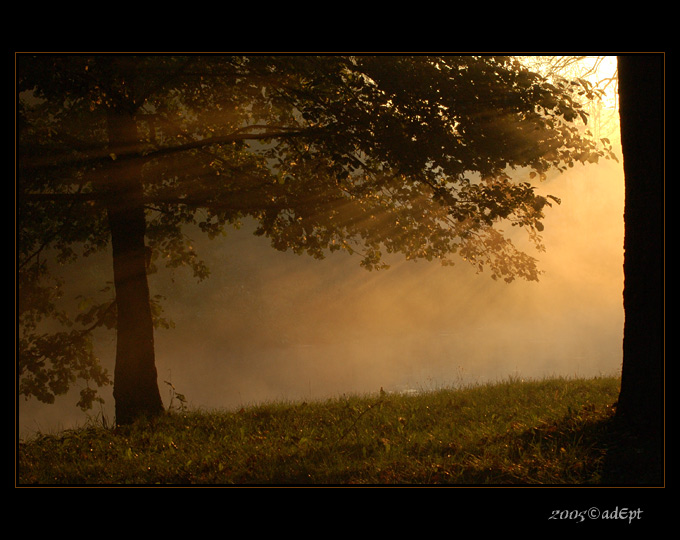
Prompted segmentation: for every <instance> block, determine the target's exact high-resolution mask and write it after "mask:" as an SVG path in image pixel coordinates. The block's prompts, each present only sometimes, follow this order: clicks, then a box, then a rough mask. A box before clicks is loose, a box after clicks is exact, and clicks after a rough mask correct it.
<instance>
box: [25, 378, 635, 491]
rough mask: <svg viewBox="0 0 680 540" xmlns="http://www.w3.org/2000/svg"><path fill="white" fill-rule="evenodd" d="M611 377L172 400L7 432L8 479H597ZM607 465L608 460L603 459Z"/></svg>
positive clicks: (608, 442) (607, 436) (610, 441)
mask: <svg viewBox="0 0 680 540" xmlns="http://www.w3.org/2000/svg"><path fill="white" fill-rule="evenodd" d="M619 383H620V381H619V379H618V378H616V377H601V378H593V379H563V378H555V379H546V380H541V381H528V382H523V381H520V380H508V381H505V382H501V383H497V384H492V385H484V386H474V387H469V388H464V389H451V390H438V391H432V392H427V393H423V394H420V395H399V394H384V393H380V394H376V395H370V396H350V397H342V398H336V399H331V400H327V401H319V402H313V403H305V402H300V403H280V402H278V403H267V404H262V405H259V406H256V407H251V408H248V409H242V410H240V411H231V412H227V411H189V410H173V411H170V412H168V413H166V414H164V415H162V416H161V417H159V418H156V419H155V420H153V421H151V422H139V423H137V424H134V425H132V426H128V427H124V428H117V429H110V428H105V427H103V426H89V427H85V428H81V429H77V430H71V431H66V432H63V433H60V434H57V435H37V436H35V437H33V438H32V439H30V440H28V441H25V442H20V443H19V446H18V456H17V484H18V485H33V484H41V485H80V484H112V485H119V484H124V485H150V484H163V485H171V484H179V485H356V484H361V485H392V484H399V485H402V484H407V485H432V484H456V485H506V484H520V485H539V484H550V485H556V484H557V485H602V484H606V483H607V482H608V481H609V480H608V476H607V475H608V474H611V471H612V469H611V466H609V465H608V464H607V457H608V454H609V453H610V451H611V450H612V445H616V444H617V441H619V442H620V441H621V440H622V435H621V434H618V435H617V434H616V433H614V434H613V432H612V418H613V412H614V409H613V404H614V403H615V401H616V399H617V396H618V392H619ZM608 471H609V472H608Z"/></svg>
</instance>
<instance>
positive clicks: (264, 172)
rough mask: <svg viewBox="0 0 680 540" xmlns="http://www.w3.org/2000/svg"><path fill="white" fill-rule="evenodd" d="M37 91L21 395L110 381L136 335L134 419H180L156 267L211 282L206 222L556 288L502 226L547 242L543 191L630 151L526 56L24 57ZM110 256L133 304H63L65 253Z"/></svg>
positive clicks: (21, 75) (27, 205) (22, 238)
mask: <svg viewBox="0 0 680 540" xmlns="http://www.w3.org/2000/svg"><path fill="white" fill-rule="evenodd" d="M17 87H18V88H17V89H18V97H19V99H18V111H17V117H18V120H17V122H18V184H17V205H18V232H19V247H18V268H19V273H18V285H19V318H20V324H21V335H20V339H19V375H20V391H21V393H23V394H25V395H27V396H28V395H35V396H37V397H38V398H40V399H43V400H47V401H49V400H51V399H53V397H54V395H55V394H59V393H63V392H64V391H65V390H66V389H67V388H68V387H69V385H70V384H72V383H73V382H74V381H75V380H76V379H78V378H80V379H84V380H88V381H90V380H91V381H94V383H96V384H97V385H101V384H105V383H106V382H107V381H108V380H109V379H108V374H107V373H106V372H104V371H103V370H102V369H101V367H100V366H99V363H98V361H97V359H96V357H95V355H94V354H93V352H92V348H91V341H90V336H91V334H90V330H92V329H93V328H95V327H97V326H98V325H108V326H110V327H115V328H116V330H117V348H116V364H115V371H114V398H115V404H116V421H117V423H119V424H126V423H129V422H131V421H133V420H134V419H136V418H137V417H139V416H148V415H155V414H158V413H159V412H160V411H162V408H163V407H162V401H161V398H160V395H159V391H158V385H157V380H156V368H155V357H154V345H153V333H154V329H153V326H154V323H156V324H162V319H160V318H159V316H158V315H159V313H158V311H157V309H156V308H157V304H156V303H155V302H154V298H152V297H151V294H150V291H149V287H148V283H147V272H149V271H152V270H153V269H154V268H155V267H156V265H157V264H158V263H159V262H161V261H162V262H164V263H165V264H167V265H170V266H177V265H184V264H188V265H190V266H191V267H192V268H193V270H194V273H195V275H196V276H197V277H198V278H204V277H206V276H207V275H208V270H207V269H206V268H205V266H204V265H203V264H202V263H201V261H200V260H199V259H198V257H197V256H196V254H195V253H194V252H193V250H192V249H191V246H190V245H189V244H188V242H187V241H186V238H185V237H184V236H183V234H182V227H183V226H184V225H187V224H195V225H197V226H198V227H200V229H201V230H203V231H204V232H205V233H207V234H208V235H210V236H216V235H218V234H220V233H221V232H222V231H223V229H224V228H225V227H227V226H231V225H238V223H239V221H240V220H241V219H243V218H244V217H246V216H250V217H252V218H254V219H255V220H257V222H258V228H257V230H256V234H258V235H264V236H267V237H268V238H270V239H271V243H272V245H273V247H274V248H276V249H279V250H287V249H291V250H294V251H296V252H299V253H302V252H306V253H308V254H310V255H312V256H313V257H317V258H321V257H323V256H324V254H325V253H327V252H332V251H336V250H344V251H346V252H348V253H356V254H359V256H360V257H361V264H362V265H363V266H365V267H366V268H368V269H374V268H381V267H383V266H384V260H383V255H384V254H385V253H402V254H403V255H404V256H405V257H406V258H407V259H414V260H415V259H423V258H424V259H427V260H440V261H441V262H442V263H444V264H450V263H451V262H452V259H451V257H452V256H454V255H455V256H458V257H461V258H463V259H465V260H467V261H469V262H470V263H471V264H473V265H475V266H476V267H478V268H479V270H482V269H483V268H488V269H489V270H490V273H491V276H492V277H493V278H494V279H497V278H502V279H504V280H506V281H508V282H509V281H512V280H513V279H515V278H522V279H527V280H536V279H538V276H539V270H538V268H537V265H536V259H535V258H533V257H531V256H529V255H528V254H526V253H524V252H522V251H521V250H519V249H517V248H516V246H515V245H514V244H513V243H512V242H511V241H510V239H509V238H508V237H507V236H505V235H504V233H503V232H502V230H503V227H504V226H507V225H508V224H509V225H512V226H517V227H522V228H524V229H525V230H526V231H527V233H528V238H529V239H530V240H531V241H532V242H533V243H534V244H535V246H536V247H537V248H538V249H542V246H541V237H540V232H541V231H542V229H543V225H542V223H541V220H542V218H543V217H544V211H545V209H546V207H547V206H550V205H551V204H552V202H559V200H558V199H557V198H556V197H542V196H539V195H538V194H537V193H536V191H535V185H534V182H533V181H532V179H534V178H536V179H538V178H544V177H545V175H546V173H547V172H548V171H549V170H552V169H557V170H564V169H565V168H567V167H569V166H572V165H573V164H574V163H577V162H581V163H588V162H597V161H598V160H599V159H600V158H602V157H610V156H611V155H612V154H611V148H609V147H606V146H604V145H602V144H601V143H600V142H599V141H594V140H592V138H591V137H589V136H588V134H587V132H586V130H585V123H586V121H587V114H586V113H585V111H584V109H583V105H582V104H583V102H584V101H585V100H588V99H590V98H592V97H593V91H592V87H591V86H590V85H589V84H588V83H587V82H586V81H584V80H581V79H577V80H566V79H560V78H557V79H552V80H550V81H549V80H547V79H545V78H543V77H542V76H540V75H538V74H537V73H533V72H531V71H530V70H528V69H527V68H526V67H524V66H523V65H522V64H521V63H520V62H518V60H517V59H515V58H512V57H496V56H263V55H255V56H214V55H193V56H159V55H142V56H133V55H106V54H104V55H94V56H87V55H50V54H44V55H18V56H17ZM511 173H512V175H511ZM518 178H519V180H518ZM109 242H110V245H111V248H112V253H113V282H114V285H115V289H114V290H115V298H113V299H109V300H108V301H107V302H105V303H95V304H91V305H89V306H88V305H87V303H85V308H84V309H83V311H81V312H80V313H79V314H78V315H77V316H76V317H70V316H69V314H68V313H66V312H64V311H60V310H58V308H57V302H56V301H57V299H58V297H59V295H60V287H59V285H60V284H59V282H57V281H55V279H56V278H55V274H54V272H53V271H52V269H51V268H50V267H49V265H48V261H51V260H57V261H64V260H73V259H75V258H77V257H78V256H80V255H89V254H91V253H94V252H96V251H99V250H101V249H103V248H104V247H106V246H108V245H109ZM47 316H51V317H52V318H54V319H56V320H58V322H60V323H61V324H63V325H66V329H64V330H60V331H57V332H54V331H49V332H48V331H47V329H46V326H45V320H46V317H47ZM93 399H96V394H95V391H94V390H93V389H89V388H88V389H87V390H86V391H85V392H84V393H83V395H82V397H81V406H83V407H87V406H88V405H90V404H91V403H92V400H93Z"/></svg>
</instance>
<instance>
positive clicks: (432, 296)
mask: <svg viewBox="0 0 680 540" xmlns="http://www.w3.org/2000/svg"><path fill="white" fill-rule="evenodd" d="M618 155H620V153H619V154H618ZM540 191H541V192H542V193H549V194H552V195H555V196H557V197H559V198H560V199H561V200H562V204H561V205H559V206H553V208H549V209H547V210H546V219H545V220H544V221H543V223H544V225H545V230H544V231H543V233H542V237H543V243H544V245H545V247H546V251H545V252H542V253H540V252H536V251H535V250H534V249H533V248H532V247H531V246H530V245H528V244H527V248H526V249H527V250H528V252H529V253H530V254H531V255H533V256H535V257H537V258H538V259H539V266H540V269H541V270H542V271H543V272H544V273H543V274H542V275H541V278H540V281H539V282H524V281H522V280H515V281H513V282H512V283H510V284H507V283H505V282H503V281H493V280H492V279H491V278H490V275H489V273H488V272H486V273H485V272H481V273H477V272H476V269H475V268H473V267H471V266H470V265H469V264H468V263H466V262H464V261H463V260H460V261H459V262H458V263H457V264H456V265H455V266H453V267H442V266H441V265H440V264H439V263H436V262H432V263H428V262H423V261H418V262H413V261H405V260H403V257H401V258H400V257H399V256H391V257H389V258H388V260H387V262H388V263H389V264H390V265H391V268H390V269H388V270H384V271H378V272H375V271H373V272H369V271H367V270H365V269H363V268H361V267H360V266H359V258H358V257H357V256H354V257H352V256H349V255H347V254H342V253H334V254H331V255H329V256H328V257H327V258H326V259H324V260H315V259H312V258H311V257H309V256H306V255H302V256H299V255H296V254H293V253H289V252H288V253H286V252H283V253H282V252H278V251H276V250H274V249H272V248H271V246H270V245H269V242H268V240H267V239H266V238H261V237H256V236H254V235H253V234H252V232H253V230H254V223H251V222H244V226H243V227H242V228H241V229H240V230H235V229H234V230H229V231H228V234H227V236H226V237H224V238H218V239H215V240H208V239H207V238H203V237H201V235H200V233H199V232H198V231H196V232H193V231H187V234H189V235H190V236H191V237H192V238H193V239H194V240H195V244H194V245H195V248H196V251H197V252H198V254H199V256H200V257H201V258H202V259H203V260H205V262H206V263H207V265H208V266H209V268H210V269H211V276H210V277H209V278H208V279H207V280H205V281H203V282H200V283H197V282H196V280H195V279H194V278H193V277H192V276H191V274H190V272H189V271H187V270H174V271H169V270H167V269H165V268H161V269H160V271H159V272H158V273H157V274H152V275H150V276H149V282H150V287H151V294H152V295H154V294H161V295H164V296H165V297H166V301H165V303H164V310H165V312H164V315H165V316H166V317H168V318H169V319H171V320H173V321H174V324H175V328H174V329H170V330H158V331H157V332H156V336H155V340H156V365H157V370H158V382H159V387H160V390H161V395H162V397H163V399H164V402H165V405H166V407H167V406H170V405H173V406H176V405H178V402H177V401H176V400H172V389H171V387H170V384H172V386H173V387H174V388H175V390H176V392H179V393H181V394H183V395H184V396H185V397H186V399H187V405H188V406H189V407H190V408H192V409H204V410H213V409H225V410H231V409H237V408H240V407H246V406H249V405H254V404H258V403H262V402H267V401H303V400H319V399H326V398H333V397H338V396H342V395H349V394H365V393H375V392H378V391H379V390H380V388H383V389H384V390H386V391H395V392H419V391H428V390H435V389H437V388H450V387H459V386H465V385H469V384H478V383H486V382H493V381H498V380H504V379H507V378H509V377H513V378H516V379H531V378H543V377H553V376H564V377H591V376H599V375H618V374H619V373H620V369H621V362H622V339H623V318H624V314H623V302H622V292H623V203H624V201H623V198H624V178H623V169H622V165H621V163H615V162H611V161H606V162H604V163H603V164H600V165H588V166H582V167H574V168H573V169H570V170H569V171H568V172H566V173H563V174H560V175H556V176H552V177H550V178H549V179H548V180H547V181H545V182H544V183H542V184H541V186H540ZM508 229H510V227H508ZM508 229H506V233H510V232H512V233H513V234H514V235H516V242H517V243H518V244H520V245H521V244H522V235H523V231H522V230H521V229H518V230H517V231H514V230H513V231H510V230H508ZM514 239H515V237H514V236H513V240H514ZM79 264H81V263H79ZM87 264H89V265H90V267H89V268H90V270H89V273H87V272H83V270H82V269H81V270H78V271H79V275H80V276H81V277H82V276H83V275H87V276H89V277H91V278H92V280H91V281H92V286H93V287H97V288H100V287H101V286H102V284H103V282H104V281H106V280H110V277H108V276H109V274H107V272H109V273H110V272H111V270H110V268H109V267H110V259H108V258H107V257H103V260H102V261H100V262H99V263H98V265H96V264H94V263H93V262H88V263H87ZM93 264H94V266H92V265H93ZM102 268H103V269H104V270H102ZM85 281H87V280H85ZM81 282H82V280H81ZM97 336H98V340H97V352H98V354H99V355H100V358H101V361H102V363H103V364H104V365H105V366H106V367H107V368H108V369H109V372H110V373H113V362H114V356H115V335H114V334H113V333H112V332H102V333H101V334H97ZM166 382H167V383H169V384H166ZM76 393H77V389H76V390H75V391H74V393H73V394H69V395H67V396H64V397H61V398H59V399H58V400H57V402H56V403H55V404H51V405H46V404H42V403H39V402H37V401H35V400H28V401H25V400H24V399H23V398H19V399H18V407H19V415H18V416H19V428H20V436H21V437H27V436H30V435H31V434H33V433H35V432H42V433H49V432H55V431H58V430H61V429H67V428H71V427H75V426H79V425H83V424H84V423H86V422H87V421H88V418H95V419H97V418H101V417H102V416H103V417H106V418H107V419H108V420H109V421H111V420H112V419H113V417H114V414H113V397H112V392H111V388H110V387H108V388H104V389H103V390H102V396H103V397H104V398H105V400H106V404H105V406H103V407H101V408H99V407H97V408H95V409H93V410H92V411H90V412H89V413H87V414H86V413H83V412H81V411H80V410H79V409H78V408H77V407H76V406H75V403H76V401H77V397H75V394H76Z"/></svg>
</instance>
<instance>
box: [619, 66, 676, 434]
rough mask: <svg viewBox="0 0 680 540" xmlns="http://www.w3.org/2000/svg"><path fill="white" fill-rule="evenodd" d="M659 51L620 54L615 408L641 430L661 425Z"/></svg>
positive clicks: (661, 110)
mask: <svg viewBox="0 0 680 540" xmlns="http://www.w3.org/2000/svg"><path fill="white" fill-rule="evenodd" d="M663 61H664V58H663V56H661V55H658V54H657V55H631V56H621V57H619V59H618V66H619V97H620V117H621V143H622V149H623V168H624V174H625V183H626V199H625V210H624V220H625V240H624V252H625V256H624V276H625V285H624V294H623V303H624V311H625V326H624V336H623V370H622V377H621V394H620V397H619V403H618V407H617V415H618V416H619V418H621V419H622V420H625V422H626V423H628V424H630V425H632V426H633V427H634V428H635V430H636V431H637V432H638V433H644V434H645V436H651V437H653V438H655V439H656V438H657V437H660V436H661V434H662V431H663V425H664V361H665V358H664V340H665V337H664V131H663V130H664V65H663Z"/></svg>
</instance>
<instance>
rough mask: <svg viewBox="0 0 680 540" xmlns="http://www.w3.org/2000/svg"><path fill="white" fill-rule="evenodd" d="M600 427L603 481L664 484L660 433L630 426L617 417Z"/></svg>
mask: <svg viewBox="0 0 680 540" xmlns="http://www.w3.org/2000/svg"><path fill="white" fill-rule="evenodd" d="M600 429H601V432H600V436H601V444H603V445H605V446H606V454H605V458H604V461H603V465H602V471H601V484H602V485H607V486H654V487H656V486H663V485H664V438H663V434H661V433H658V432H656V431H654V430H651V429H644V428H637V429H632V428H631V427H630V426H628V425H627V424H625V423H624V422H622V421H621V420H620V419H618V418H616V417H612V418H610V419H607V420H605V421H603V422H602V425H601V426H600Z"/></svg>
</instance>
